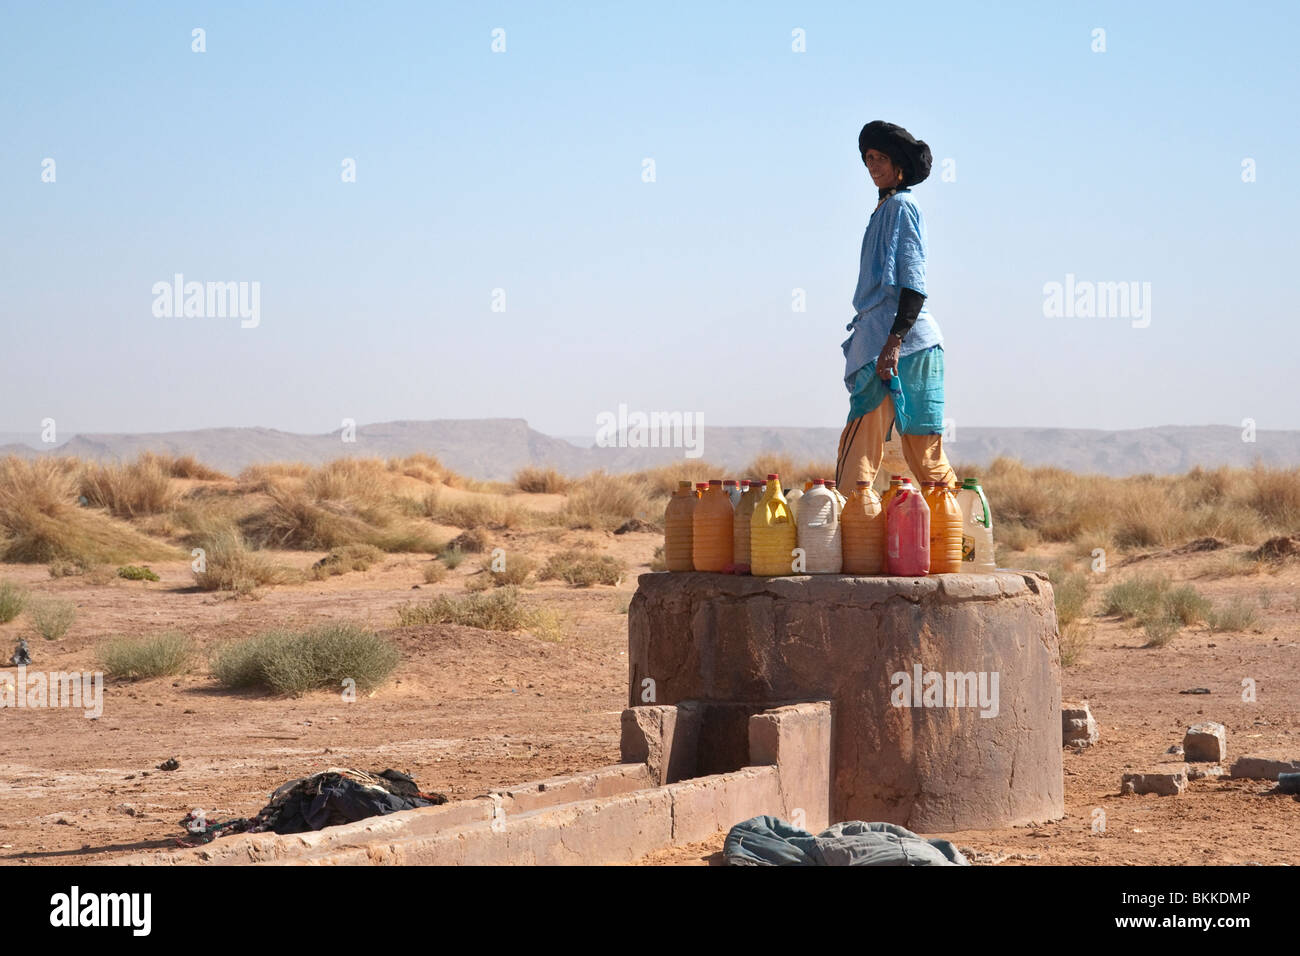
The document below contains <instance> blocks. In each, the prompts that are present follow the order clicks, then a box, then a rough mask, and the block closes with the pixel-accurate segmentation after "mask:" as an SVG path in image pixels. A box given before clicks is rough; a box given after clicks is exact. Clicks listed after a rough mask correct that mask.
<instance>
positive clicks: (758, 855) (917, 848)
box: [722, 816, 970, 866]
mask: <svg viewBox="0 0 1300 956" xmlns="http://www.w3.org/2000/svg"><path fill="white" fill-rule="evenodd" d="M722 853H723V856H724V857H725V858H726V861H727V862H728V863H729V864H731V865H732V866H969V865H970V862H969V861H968V860H967V859H966V857H965V856H963V855H962V852H961V851H960V850H958V849H957V848H956V847H955V846H953V845H952V844H951V843H949V842H948V841H947V840H941V839H939V838H938V837H935V838H933V839H929V840H927V839H925V838H924V837H919V836H917V835H916V834H915V833H913V832H912V831H911V830H908V829H907V828H905V827H900V826H898V825H897V824H895V823H864V822H862V821H861V820H853V821H849V822H846V823H837V824H835V825H834V826H832V827H829V828H828V829H826V830H823V831H822V832H821V833H819V834H817V835H816V836H813V834H811V833H809V832H808V831H806V830H801V829H799V828H798V827H796V826H793V825H791V824H789V823H786V822H785V821H784V820H780V819H777V818H776V817H769V816H762V817H751V818H750V819H748V820H745V821H743V822H741V823H737V824H736V825H735V826H734V827H732V828H731V831H730V832H729V833H728V834H727V839H726V842H725V843H724V844H723V848H722Z"/></svg>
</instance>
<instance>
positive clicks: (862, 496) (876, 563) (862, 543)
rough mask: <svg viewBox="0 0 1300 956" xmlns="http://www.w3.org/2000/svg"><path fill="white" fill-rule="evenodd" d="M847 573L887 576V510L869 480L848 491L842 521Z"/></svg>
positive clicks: (842, 538)
mask: <svg viewBox="0 0 1300 956" xmlns="http://www.w3.org/2000/svg"><path fill="white" fill-rule="evenodd" d="M840 538H841V542H842V546H843V548H844V573H845V574H884V573H885V510H884V508H883V507H881V504H880V496H879V495H877V494H876V491H875V489H874V488H872V487H871V482H869V481H859V482H858V484H857V487H856V488H855V489H854V490H853V491H851V492H849V499H848V502H847V503H846V504H845V505H844V514H843V516H842V517H841V518H840Z"/></svg>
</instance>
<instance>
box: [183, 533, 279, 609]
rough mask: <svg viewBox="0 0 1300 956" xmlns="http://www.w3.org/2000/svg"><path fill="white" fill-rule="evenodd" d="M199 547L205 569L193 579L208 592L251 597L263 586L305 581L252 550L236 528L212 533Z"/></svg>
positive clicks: (198, 572)
mask: <svg viewBox="0 0 1300 956" xmlns="http://www.w3.org/2000/svg"><path fill="white" fill-rule="evenodd" d="M198 547H200V548H202V549H203V570H201V571H196V572H194V579H195V583H196V584H197V585H198V586H199V587H200V588H202V589H203V590H205V591H233V592H234V593H236V594H252V593H253V592H254V591H255V590H257V588H259V587H261V586H263V585H268V584H290V583H294V582H296V581H299V580H301V578H302V576H301V574H299V573H298V572H297V571H294V570H293V569H292V568H286V567H284V566H283V565H278V564H275V563H274V562H272V561H271V560H270V559H269V558H267V557H266V555H264V554H260V553H259V552H257V551H255V550H253V549H252V548H250V547H249V546H248V544H247V543H246V542H245V541H244V538H243V536H242V535H240V533H239V530H238V529H236V528H233V527H225V528H221V529H218V530H216V531H212V532H209V533H208V534H206V535H205V536H203V537H202V538H201V539H200V540H199V544H198Z"/></svg>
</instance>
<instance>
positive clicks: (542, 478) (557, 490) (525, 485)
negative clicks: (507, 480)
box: [515, 468, 571, 495]
mask: <svg viewBox="0 0 1300 956" xmlns="http://www.w3.org/2000/svg"><path fill="white" fill-rule="evenodd" d="M570 484H571V482H570V480H569V479H568V478H566V477H565V476H564V475H562V474H560V473H559V472H558V471H556V470H555V469H554V468H521V469H519V470H518V471H517V472H515V487H517V488H518V489H519V490H520V491H524V492H527V493H528V494H533V495H562V494H564V493H565V492H566V491H568V490H569V485H570Z"/></svg>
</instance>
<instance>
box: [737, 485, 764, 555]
mask: <svg viewBox="0 0 1300 956" xmlns="http://www.w3.org/2000/svg"><path fill="white" fill-rule="evenodd" d="M741 485H742V487H744V489H745V490H744V492H742V493H741V496H740V503H739V504H738V505H736V519H735V523H734V524H733V525H732V532H731V552H732V556H731V560H732V561H733V562H734V563H735V570H736V573H737V574H748V573H749V522H750V519H751V518H752V517H753V516H754V505H756V504H758V499H759V498H761V497H763V484H762V482H759V481H743V482H741Z"/></svg>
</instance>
